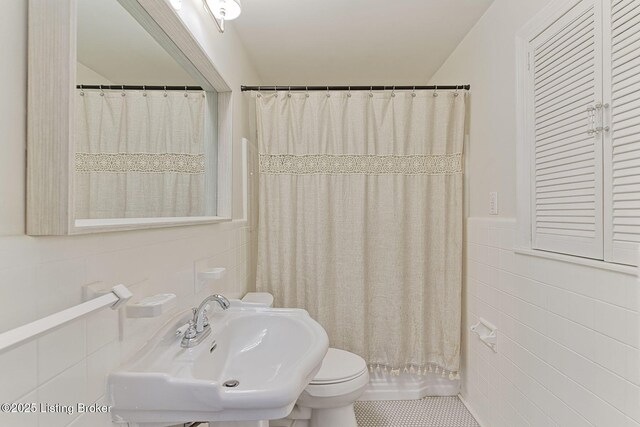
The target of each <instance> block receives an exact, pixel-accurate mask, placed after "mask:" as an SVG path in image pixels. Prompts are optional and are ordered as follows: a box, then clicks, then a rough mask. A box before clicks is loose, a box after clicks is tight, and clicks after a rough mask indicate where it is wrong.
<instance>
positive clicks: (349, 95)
mask: <svg viewBox="0 0 640 427" xmlns="http://www.w3.org/2000/svg"><path fill="white" fill-rule="evenodd" d="M347 98H351V86H349V91H348V92H347Z"/></svg>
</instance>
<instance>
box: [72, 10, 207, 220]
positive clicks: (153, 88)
mask: <svg viewBox="0 0 640 427" xmlns="http://www.w3.org/2000/svg"><path fill="white" fill-rule="evenodd" d="M132 5H133V6H135V5H136V3H135V2H131V1H122V4H121V2H120V1H118V0H78V1H77V7H78V9H77V70H76V89H75V96H74V103H75V117H76V123H75V125H76V126H75V147H74V148H75V150H74V151H75V153H74V161H75V171H74V173H75V188H74V201H75V203H74V205H75V206H74V212H75V218H76V223H77V224H78V225H83V224H84V225H90V224H99V223H100V220H118V219H126V218H129V219H131V218H159V217H160V218H162V217H200V216H215V215H216V192H215V179H216V152H217V150H216V131H215V126H216V119H217V117H216V113H217V112H216V104H217V93H216V92H215V90H213V88H212V87H211V86H210V85H209V83H208V82H207V81H206V79H205V78H204V77H203V76H202V75H201V74H200V73H199V72H198V71H197V70H196V69H195V67H194V66H193V65H192V64H191V63H190V62H189V61H188V60H185V58H184V57H183V55H180V54H178V55H175V53H176V52H179V50H178V49H177V47H176V46H175V45H174V44H173V43H171V42H170V41H168V40H167V38H166V37H162V36H166V35H165V34H164V33H162V32H161V30H160V29H158V28H157V27H156V26H154V25H153V24H154V23H153V22H150V20H149V19H148V17H146V16H145V14H143V13H140V12H141V11H140V10H139V9H137V8H136V7H132ZM125 6H126V7H128V9H129V10H127V9H125ZM145 18H147V19H145ZM159 35H160V36H159ZM167 43H169V44H170V45H169V46H163V45H162V44H165V45H166V44H167ZM170 52H172V53H173V54H174V55H172V54H171V53H170ZM174 56H175V57H174Z"/></svg>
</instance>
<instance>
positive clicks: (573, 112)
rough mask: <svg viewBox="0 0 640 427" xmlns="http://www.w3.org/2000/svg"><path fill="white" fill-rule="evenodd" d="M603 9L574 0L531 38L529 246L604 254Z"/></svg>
mask: <svg viewBox="0 0 640 427" xmlns="http://www.w3.org/2000/svg"><path fill="white" fill-rule="evenodd" d="M601 18H602V8H601V2H600V1H597V0H583V1H578V2H575V3H574V4H573V6H572V8H571V9H570V10H568V11H566V13H565V14H563V15H562V16H561V17H560V18H559V19H557V20H556V21H555V22H553V23H552V24H551V25H550V26H548V27H547V28H546V29H545V30H544V31H542V32H541V33H540V34H538V35H537V36H536V37H535V38H534V39H533V40H531V42H530V45H529V46H530V50H529V61H530V64H529V69H530V73H531V74H530V89H529V90H530V93H531V101H532V105H531V106H530V108H531V109H532V112H533V119H534V122H533V124H532V129H531V132H532V133H533V135H532V140H533V142H534V143H533V144H532V145H533V147H532V149H533V155H532V157H533V164H532V195H533V197H532V247H533V248H534V249H541V250H546V251H552V252H560V253H565V254H571V255H578V256H582V257H589V258H599V259H602V256H603V223H602V179H603V176H602V134H603V132H599V131H597V130H596V126H597V124H598V123H597V120H596V115H597V114H598V113H599V110H598V109H596V105H597V104H598V102H600V101H601V100H602V60H601V58H602V38H601V34H602V32H601V31H602V19H601Z"/></svg>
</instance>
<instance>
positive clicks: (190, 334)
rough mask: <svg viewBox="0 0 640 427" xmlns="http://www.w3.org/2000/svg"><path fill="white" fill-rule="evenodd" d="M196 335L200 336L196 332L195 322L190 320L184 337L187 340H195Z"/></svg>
mask: <svg viewBox="0 0 640 427" xmlns="http://www.w3.org/2000/svg"><path fill="white" fill-rule="evenodd" d="M196 335H198V331H196V322H195V321H193V320H189V324H188V326H187V331H186V332H185V333H184V337H185V338H186V339H192V338H195V337H196Z"/></svg>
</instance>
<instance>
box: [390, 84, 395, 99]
mask: <svg viewBox="0 0 640 427" xmlns="http://www.w3.org/2000/svg"><path fill="white" fill-rule="evenodd" d="M391 97H392V98H395V97H396V87H395V86H393V87H392V88H391Z"/></svg>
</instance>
